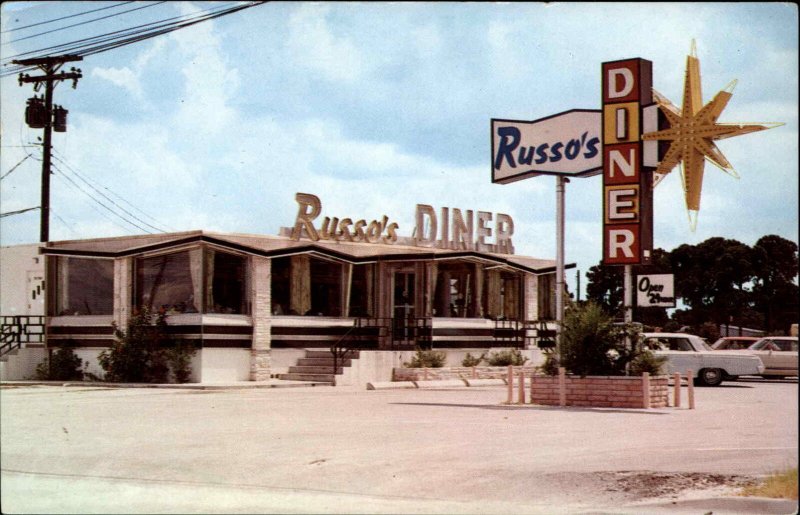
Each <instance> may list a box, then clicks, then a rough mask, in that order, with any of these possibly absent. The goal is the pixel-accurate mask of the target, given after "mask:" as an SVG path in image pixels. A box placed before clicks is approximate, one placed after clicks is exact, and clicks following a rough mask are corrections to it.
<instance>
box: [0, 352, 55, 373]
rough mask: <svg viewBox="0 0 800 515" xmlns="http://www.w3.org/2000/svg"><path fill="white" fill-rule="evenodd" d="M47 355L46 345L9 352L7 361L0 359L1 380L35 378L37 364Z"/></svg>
mask: <svg viewBox="0 0 800 515" xmlns="http://www.w3.org/2000/svg"><path fill="white" fill-rule="evenodd" d="M46 357H47V350H46V349H45V348H44V347H33V348H24V349H19V350H18V351H17V353H16V354H9V355H8V356H7V358H8V360H7V361H0V381H25V380H29V379H34V378H35V375H36V366H37V365H39V363H41V362H43V361H44V360H45V358H46Z"/></svg>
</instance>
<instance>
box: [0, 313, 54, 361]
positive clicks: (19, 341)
mask: <svg viewBox="0 0 800 515" xmlns="http://www.w3.org/2000/svg"><path fill="white" fill-rule="evenodd" d="M34 327H35V328H40V329H41V331H32V330H31V328H34ZM44 327H45V317H44V316H41V315H2V316H0V342H2V345H0V357H3V356H5V355H6V354H8V353H10V352H13V351H14V350H16V349H19V348H21V347H22V345H23V344H25V343H43V342H44Z"/></svg>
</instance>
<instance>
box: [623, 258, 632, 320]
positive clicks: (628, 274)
mask: <svg viewBox="0 0 800 515" xmlns="http://www.w3.org/2000/svg"><path fill="white" fill-rule="evenodd" d="M622 287H623V292H622V298H623V302H622V305H623V308H624V309H625V323H631V322H633V267H632V266H631V265H625V277H624V279H623V286H622Z"/></svg>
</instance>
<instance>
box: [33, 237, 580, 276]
mask: <svg viewBox="0 0 800 515" xmlns="http://www.w3.org/2000/svg"><path fill="white" fill-rule="evenodd" d="M198 243H206V244H209V245H214V246H217V247H222V248H225V249H229V250H233V251H238V252H244V253H246V254H252V255H256V256H263V257H282V256H290V255H293V254H315V255H319V256H320V257H327V258H329V259H334V260H336V261H341V262H346V263H354V264H358V263H373V262H377V261H418V260H434V261H444V260H449V259H459V260H468V261H475V262H482V263H485V264H488V265H490V266H491V265H492V264H495V265H497V266H498V267H508V268H512V269H517V270H522V271H525V272H529V273H534V274H546V273H552V272H554V271H555V268H556V262H555V261H554V260H549V259H537V258H533V257H529V256H519V255H516V254H496V253H490V252H477V251H469V250H452V249H440V248H434V247H417V246H413V245H402V244H378V243H351V242H340V241H330V240H320V241H310V240H292V239H290V238H286V237H282V236H267V235H255V234H237V233H216V232H209V231H187V232H176V233H166V234H147V235H140V236H120V237H111V238H94V239H86V240H65V241H52V242H48V243H46V244H45V245H44V246H42V247H40V248H39V251H40V253H42V254H48V255H57V256H74V257H96V258H117V257H126V256H138V255H145V254H152V253H154V252H163V251H167V250H174V249H177V248H180V247H185V246H191V245H196V244H198ZM574 267H575V264H574V263H570V264H567V265H565V268H574Z"/></svg>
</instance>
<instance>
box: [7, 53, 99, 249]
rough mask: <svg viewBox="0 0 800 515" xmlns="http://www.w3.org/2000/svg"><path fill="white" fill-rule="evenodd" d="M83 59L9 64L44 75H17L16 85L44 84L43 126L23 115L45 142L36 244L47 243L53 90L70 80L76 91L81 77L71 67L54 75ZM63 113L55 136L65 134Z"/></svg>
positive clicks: (35, 86)
mask: <svg viewBox="0 0 800 515" xmlns="http://www.w3.org/2000/svg"><path fill="white" fill-rule="evenodd" d="M82 60H83V57H81V56H78V55H60V56H52V57H36V58H33V59H20V60H15V61H12V63H14V64H19V65H22V66H37V67H38V68H39V69H40V70H42V72H43V73H44V75H39V76H35V77H31V76H30V75H28V74H27V73H25V74H23V73H20V74H19V85H20V86H22V85H23V84H29V83H32V84H33V90H34V91H36V92H38V91H39V90H40V89H41V87H42V84H44V87H45V90H44V113H43V116H42V117H41V119H40V121H41V122H43V125H39V123H31V119H30V118H29V116H28V111H26V122H28V125H30V126H31V127H33V128H40V127H41V128H43V129H44V138H43V140H42V147H43V148H42V199H41V205H40V209H41V213H40V214H41V223H40V226H39V241H40V242H46V241H48V240H49V239H50V151H51V149H52V143H51V141H52V132H53V118H54V116H53V115H54V112H53V88H55V86H56V84H57V83H59V82H61V81H64V80H72V88H73V89H75V87H77V85H78V79H80V78H81V77H83V75H81V70H80V69H75V68H74V67H73V68H71V70H70V71H69V72H68V73H65V72H63V71H62V72H60V73H57V72H58V70H59V69H60V68H61V66H63V65H64V63H67V62H72V61H82ZM33 106H34V104H31V103H30V102H29V109H31V108H32V107H33ZM66 113H67V111H66V110H65V109H62V108H60V107H59V109H58V114H59V115H60V117H62V118H63V119H62V120H59V123H58V124H57V127H56V131H57V132H64V131H66Z"/></svg>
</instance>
